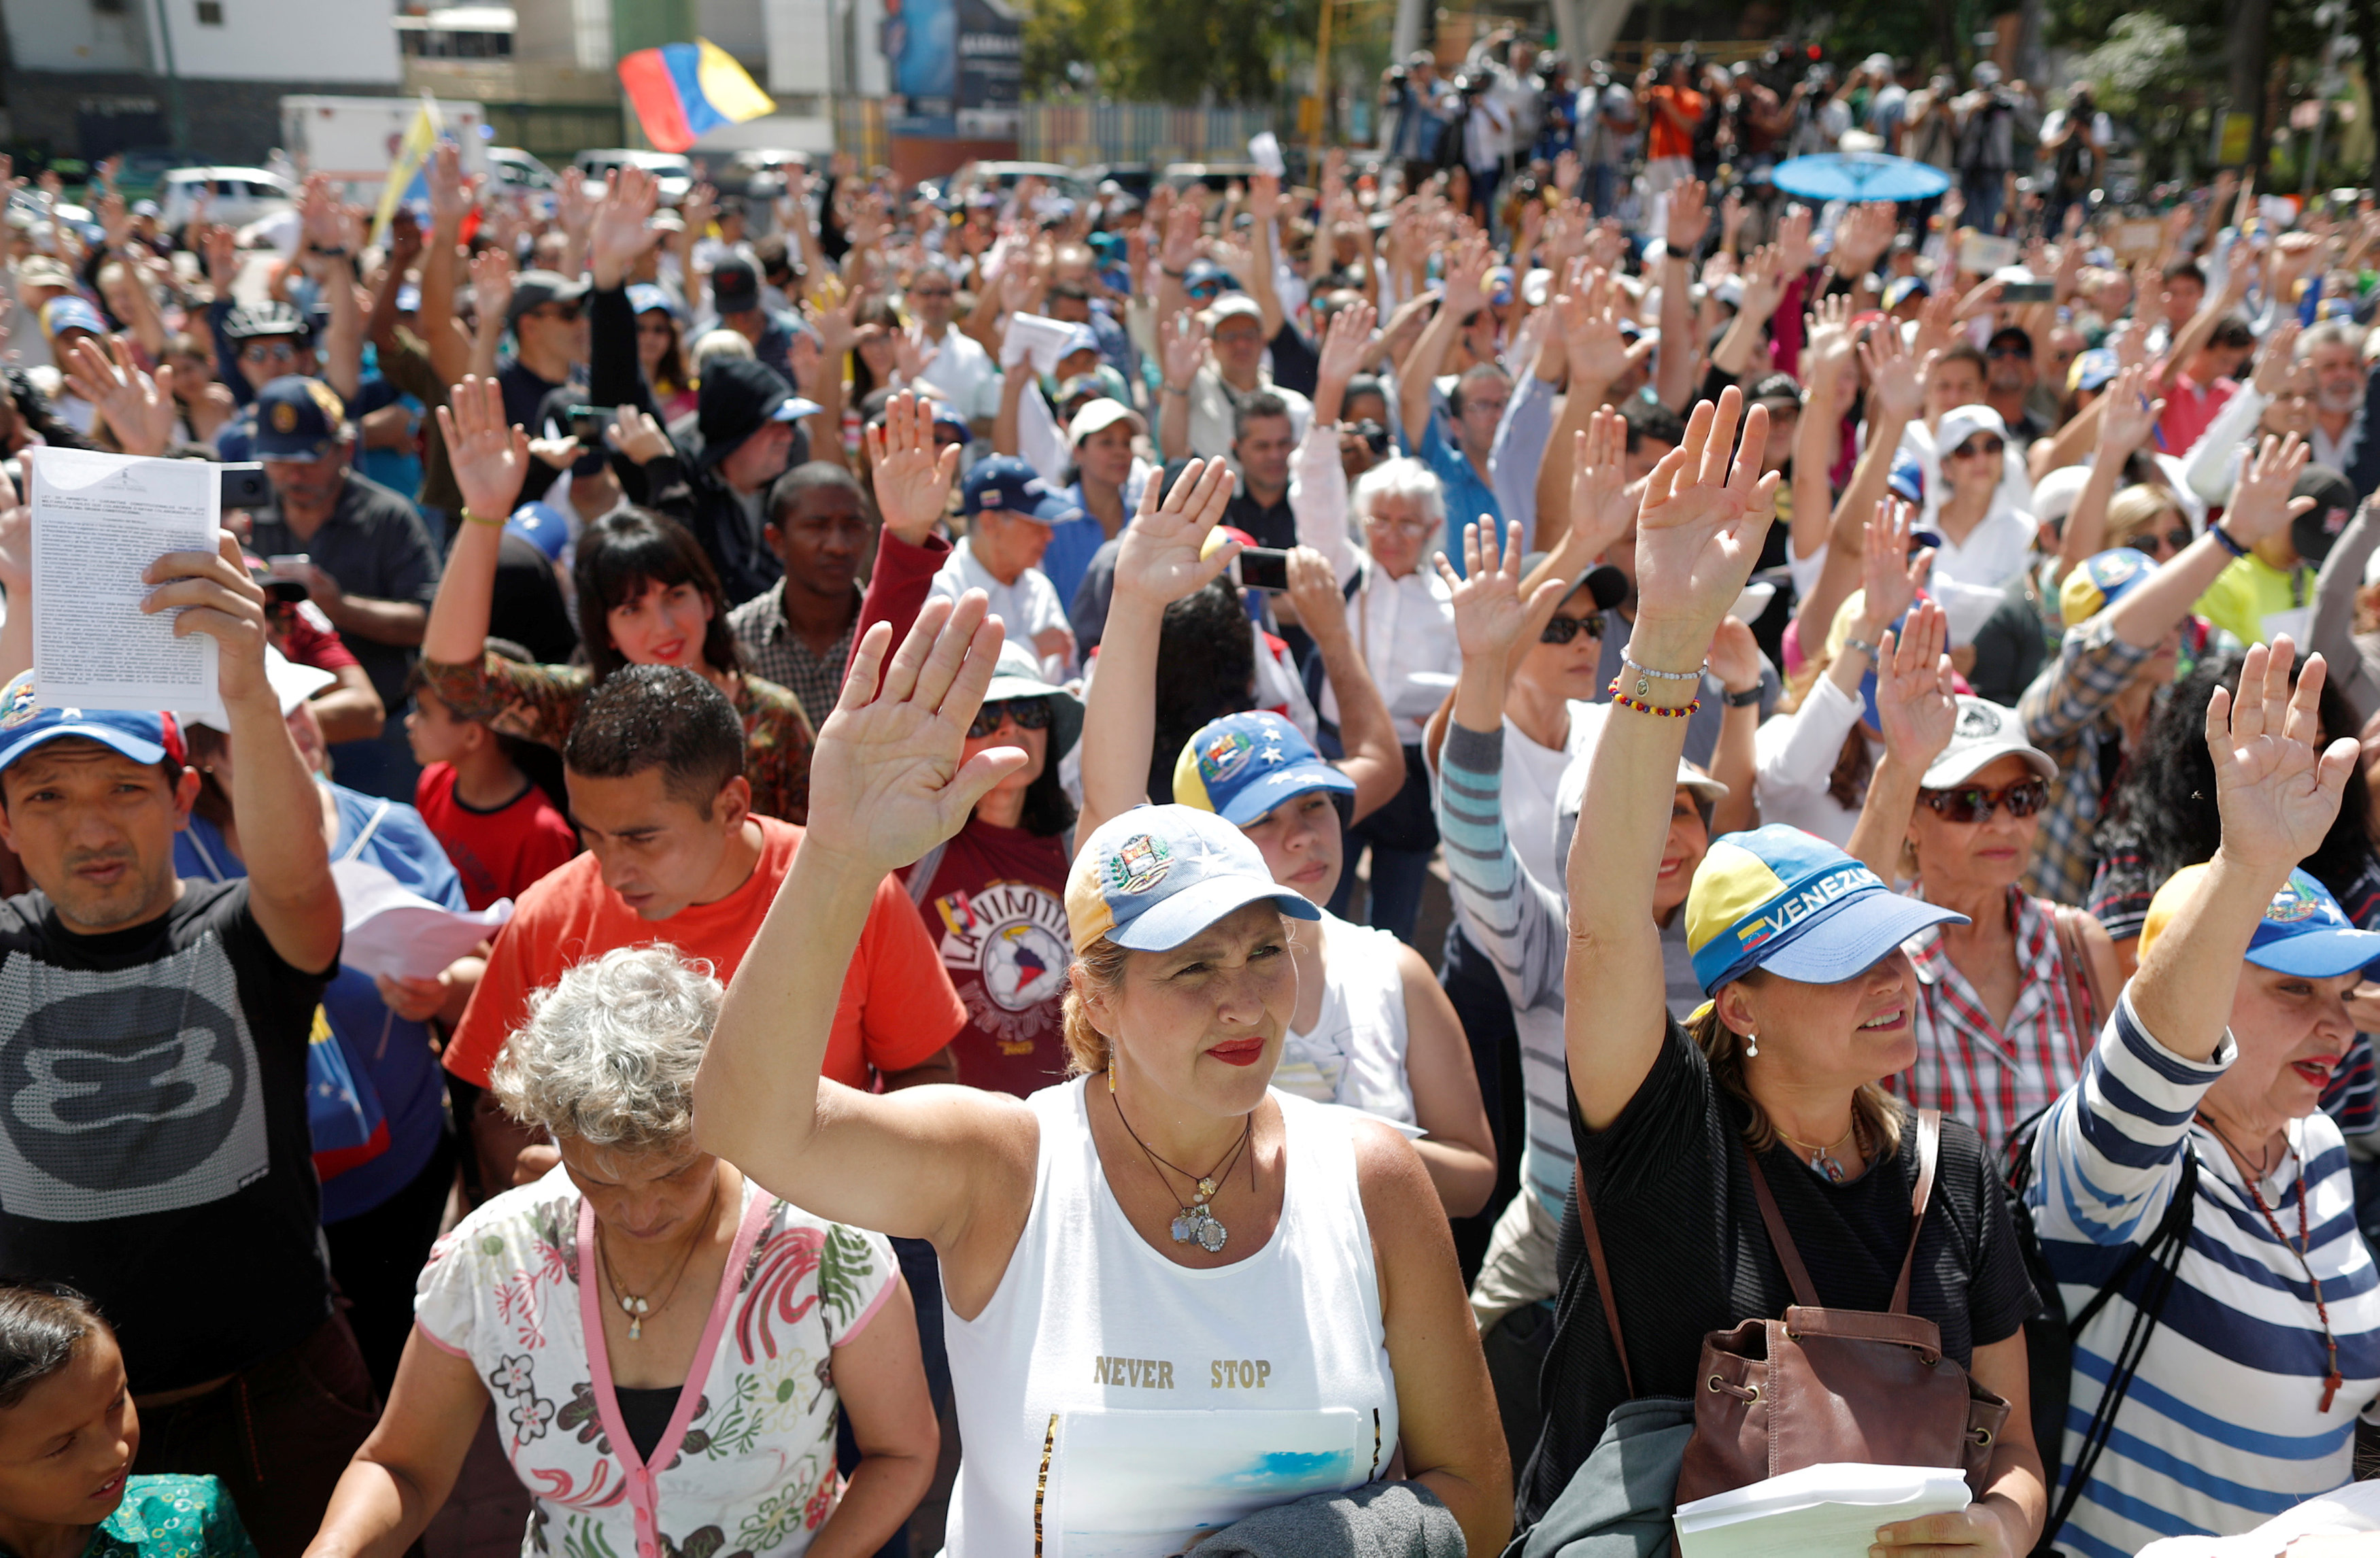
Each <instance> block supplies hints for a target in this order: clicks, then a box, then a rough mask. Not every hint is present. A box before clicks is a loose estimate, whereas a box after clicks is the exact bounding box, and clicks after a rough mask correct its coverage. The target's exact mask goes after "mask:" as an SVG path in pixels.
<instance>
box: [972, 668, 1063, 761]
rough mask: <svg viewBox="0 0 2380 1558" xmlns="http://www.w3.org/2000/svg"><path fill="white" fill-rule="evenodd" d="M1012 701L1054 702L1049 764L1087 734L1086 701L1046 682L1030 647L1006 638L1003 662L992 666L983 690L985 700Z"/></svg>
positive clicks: (1051, 715)
mask: <svg viewBox="0 0 2380 1558" xmlns="http://www.w3.org/2000/svg"><path fill="white" fill-rule="evenodd" d="M1012 698H1046V699H1048V700H1050V752H1049V756H1048V757H1047V758H1046V759H1045V760H1044V761H1048V762H1053V763H1054V762H1056V761H1058V760H1059V759H1060V758H1062V757H1064V756H1065V755H1066V754H1067V753H1068V752H1071V751H1073V750H1074V749H1075V741H1076V740H1077V739H1078V738H1079V737H1080V736H1082V734H1083V700H1082V699H1081V698H1080V697H1079V696H1078V695H1076V694H1075V693H1071V692H1068V691H1067V690H1066V689H1065V688H1062V687H1058V686H1056V685H1054V684H1052V683H1050V682H1049V681H1047V680H1045V679H1043V677H1042V675H1041V667H1040V664H1039V663H1038V662H1037V661H1035V659H1034V658H1033V651H1032V649H1031V648H1030V647H1029V646H1028V645H1026V644H1023V643H1020V642H1018V641H1017V640H1016V639H1002V641H1001V645H1000V659H999V660H998V661H997V662H996V663H994V664H993V666H992V671H991V685H990V686H989V687H987V688H984V689H983V700H984V701H985V702H986V703H1002V702H1005V701H1007V700H1009V699H1012Z"/></svg>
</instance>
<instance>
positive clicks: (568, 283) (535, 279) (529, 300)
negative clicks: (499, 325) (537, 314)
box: [504, 271, 587, 325]
mask: <svg viewBox="0 0 2380 1558" xmlns="http://www.w3.org/2000/svg"><path fill="white" fill-rule="evenodd" d="M586 296H587V284H586V283H585V282H583V281H573V280H571V279H570V278H569V277H568V276H566V275H564V274H562V273H561V272H559V271H523V272H521V273H520V274H518V275H516V276H515V277H513V300H512V306H511V307H510V308H508V309H506V310H504V323H506V324H508V325H510V324H517V323H520V316H521V315H523V314H525V313H527V312H528V311H529V310H531V309H540V308H543V307H544V306H545V305H546V304H548V303H576V302H577V301H578V300H579V299H580V298H584V297H586Z"/></svg>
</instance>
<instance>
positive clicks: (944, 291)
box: [909, 286, 958, 298]
mask: <svg viewBox="0 0 2380 1558" xmlns="http://www.w3.org/2000/svg"><path fill="white" fill-rule="evenodd" d="M909 296H910V297H912V298H955V297H957V296H958V294H957V293H956V292H954V291H953V290H952V289H951V288H949V287H947V286H913V287H911V288H909Z"/></svg>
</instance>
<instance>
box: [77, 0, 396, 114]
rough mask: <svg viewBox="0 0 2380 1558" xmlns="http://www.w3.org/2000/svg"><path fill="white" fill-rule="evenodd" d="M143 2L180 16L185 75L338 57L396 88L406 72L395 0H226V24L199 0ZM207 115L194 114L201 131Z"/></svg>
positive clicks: (229, 74)
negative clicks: (203, 14) (203, 12)
mask: <svg viewBox="0 0 2380 1558" xmlns="http://www.w3.org/2000/svg"><path fill="white" fill-rule="evenodd" d="M69 3H71V0H69ZM127 3H130V0H127ZM141 3H142V4H144V5H151V4H160V3H162V4H163V5H164V6H165V8H166V14H167V15H168V16H169V17H171V18H172V25H173V46H174V66H175V68H176V69H177V70H179V71H180V72H181V73H182V74H183V75H185V76H195V77H200V78H202V79H215V80H230V79H246V80H252V81H285V82H286V81H299V80H316V79H321V77H322V68H323V67H324V66H326V65H333V64H335V65H336V67H337V71H336V74H337V75H338V77H339V79H341V80H344V81H358V82H370V83H372V84H374V85H377V86H379V87H381V88H383V90H387V91H394V90H395V88H396V86H397V83H398V81H399V79H401V76H400V71H399V69H398V65H397V53H396V29H395V28H394V27H392V26H390V25H389V23H390V19H391V18H394V17H395V14H396V6H395V4H394V3H393V0H334V3H332V4H328V5H325V4H323V3H322V0H220V4H221V6H222V7H223V9H222V13H221V14H222V16H223V22H222V25H220V26H207V25H203V24H201V23H200V21H199V20H198V19H197V18H198V7H197V6H196V4H195V0H141ZM285 90H286V91H297V90H299V89H297V88H295V87H289V88H285ZM199 122H200V121H199V120H198V119H197V118H196V117H195V116H193V118H192V120H191V124H192V126H193V128H194V133H195V127H196V126H197V125H198V123H199Z"/></svg>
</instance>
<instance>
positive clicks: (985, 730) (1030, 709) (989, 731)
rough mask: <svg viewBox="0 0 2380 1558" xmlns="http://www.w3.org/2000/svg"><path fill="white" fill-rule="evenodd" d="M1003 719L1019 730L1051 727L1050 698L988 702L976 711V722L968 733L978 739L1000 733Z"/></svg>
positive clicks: (970, 726)
mask: <svg viewBox="0 0 2380 1558" xmlns="http://www.w3.org/2000/svg"><path fill="white" fill-rule="evenodd" d="M1003 721H1006V722H1008V723H1010V724H1014V725H1015V726H1016V728H1017V729H1019V730H1047V729H1049V728H1050V700H1048V699H1046V698H1010V699H1005V700H1002V701H1001V702H998V703H987V704H985V705H984V706H983V707H982V708H980V709H977V711H976V712H975V723H974V724H970V725H968V726H967V734H968V735H969V736H973V737H975V738H976V739H977V740H978V741H979V740H981V739H983V737H985V736H992V735H996V734H998V732H999V730H1000V727H1001V724H1002V722H1003Z"/></svg>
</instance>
